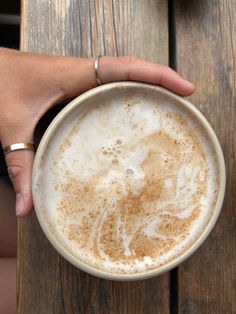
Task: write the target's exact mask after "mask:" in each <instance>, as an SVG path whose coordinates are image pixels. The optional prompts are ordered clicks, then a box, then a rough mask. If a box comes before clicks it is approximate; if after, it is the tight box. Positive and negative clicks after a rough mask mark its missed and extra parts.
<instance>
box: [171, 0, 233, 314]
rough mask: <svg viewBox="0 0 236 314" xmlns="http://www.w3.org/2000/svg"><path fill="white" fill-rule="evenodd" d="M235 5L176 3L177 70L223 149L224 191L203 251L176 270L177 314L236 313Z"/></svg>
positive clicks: (229, 2)
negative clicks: (190, 87) (190, 86)
mask: <svg viewBox="0 0 236 314" xmlns="http://www.w3.org/2000/svg"><path fill="white" fill-rule="evenodd" d="M235 21H236V2H235V1H234V0H222V1H216V0H206V1H205V0H204V1H203V0H201V1H187V0H185V1H176V63H177V70H178V71H179V72H180V73H181V74H183V75H184V76H186V77H188V78H189V79H190V80H191V81H193V82H194V83H195V85H196V86H197V90H196V93H195V95H194V96H193V97H191V99H192V101H193V102H194V104H195V105H196V106H197V107H198V108H200V109H201V111H202V112H203V113H204V114H205V116H206V117H207V118H208V119H209V121H210V123H211V124H212V126H213V128H214V129H215V131H216V133H217V135H218V137H219V140H220V142H221V144H222V146H223V151H224V156H225V161H226V167H227V175H228V178H227V190H226V197H225V202H224V206H223V209H222V213H221V215H220V217H219V219H218V222H217V224H216V226H215V228H214V230H213V232H212V234H211V235H210V237H209V238H208V239H207V241H206V242H205V243H204V245H203V246H202V247H201V248H200V250H199V251H198V252H197V253H196V254H194V256H193V257H192V258H191V259H190V260H189V261H187V262H186V263H184V264H183V265H182V266H181V267H179V269H178V279H179V285H178V287H179V290H178V297H179V300H178V302H179V307H178V308H179V313H183V314H185V313H186V314H189V313H191V314H194V313H196V314H201V313H204V314H205V313H212V314H213V313H214V314H222V313H225V314H226V313H227V314H230V313H236V206H235V203H236V202H235V201H236V97H235V95H236V83H235V82H236V67H235V62H236V22H235Z"/></svg>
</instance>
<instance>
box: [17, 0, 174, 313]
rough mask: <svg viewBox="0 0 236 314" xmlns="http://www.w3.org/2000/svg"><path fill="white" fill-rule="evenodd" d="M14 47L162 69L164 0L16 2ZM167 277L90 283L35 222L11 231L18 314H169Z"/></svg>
mask: <svg viewBox="0 0 236 314" xmlns="http://www.w3.org/2000/svg"><path fill="white" fill-rule="evenodd" d="M21 49H22V50H26V51H34V52H42V53H49V54H63V55H73V56H83V57H87V56H92V55H97V54H102V55H119V56H120V55H136V56H139V57H143V58H146V59H149V60H152V61H158V62H159V63H165V64H167V63H168V11H167V2H166V1H164V0H158V1H157V0H149V1H142V0H129V1H126V0H116V1H110V0H101V1H100V0H96V1H95V0H88V1H82V0H79V1H78V0H54V1H45V0H44V1H41V0H22V22H21ZM168 287H169V275H168V274H165V275H163V276H160V277H158V278H154V279H150V280H146V281H138V282H129V283H125V282H123V283H121V282H113V281H107V280H101V279H97V278H95V277H92V276H89V275H87V274H85V273H83V272H82V271H79V270H77V269H75V268H74V267H73V266H71V265H70V264H69V263H67V262H66V261H65V260H64V259H63V258H61V257H60V256H59V255H58V254H57V253H56V251H55V250H54V249H53V248H52V247H51V246H50V244H49V242H48V241H47V239H46V238H45V236H44V235H43V233H42V231H41V229H40V227H39V224H38V222H37V219H36V216H35V215H34V214H33V215H32V216H31V217H28V218H27V219H24V220H20V221H19V225H18V312H19V313H22V314H32V313H34V314H37V313H39V314H41V313H43V314H52V313H56V314H59V313H66V314H70V313H72V314H76V313H79V314H83V313H85V314H89V313H95V314H100V313H101V314H105V313H109V314H110V313H125V314H126V313H127V314H129V313H130V314H133V313H137V314H139V313H148V314H152V313H153V314H158V313H160V314H166V313H169V308H168V307H169V290H168Z"/></svg>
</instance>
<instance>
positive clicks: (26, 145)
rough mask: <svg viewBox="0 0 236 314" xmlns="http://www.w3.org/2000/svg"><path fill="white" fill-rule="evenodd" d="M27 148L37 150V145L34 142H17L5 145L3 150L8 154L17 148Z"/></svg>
mask: <svg viewBox="0 0 236 314" xmlns="http://www.w3.org/2000/svg"><path fill="white" fill-rule="evenodd" d="M25 149H29V150H33V151H35V146H34V144H32V143H15V144H12V145H9V146H7V147H5V148H4V149H3V151H4V154H5V155H6V154H9V153H10V152H13V151H15V150H25Z"/></svg>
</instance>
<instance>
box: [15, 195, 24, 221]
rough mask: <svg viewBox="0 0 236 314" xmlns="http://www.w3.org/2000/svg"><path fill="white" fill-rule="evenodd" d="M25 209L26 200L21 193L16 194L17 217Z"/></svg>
mask: <svg viewBox="0 0 236 314" xmlns="http://www.w3.org/2000/svg"><path fill="white" fill-rule="evenodd" d="M23 209H24V199H23V196H22V194H21V193H17V194H16V216H19V215H20V214H21V213H22V212H23Z"/></svg>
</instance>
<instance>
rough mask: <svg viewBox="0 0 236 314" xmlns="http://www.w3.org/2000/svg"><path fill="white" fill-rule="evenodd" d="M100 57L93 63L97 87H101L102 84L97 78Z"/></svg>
mask: <svg viewBox="0 0 236 314" xmlns="http://www.w3.org/2000/svg"><path fill="white" fill-rule="evenodd" d="M100 57H101V56H100V55H99V56H97V57H96V59H95V61H94V70H95V77H96V82H97V84H98V86H100V85H102V82H101V80H100V78H99V59H100Z"/></svg>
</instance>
